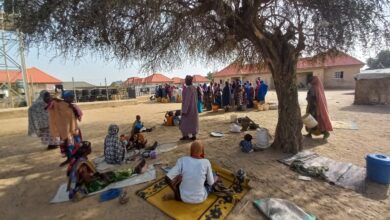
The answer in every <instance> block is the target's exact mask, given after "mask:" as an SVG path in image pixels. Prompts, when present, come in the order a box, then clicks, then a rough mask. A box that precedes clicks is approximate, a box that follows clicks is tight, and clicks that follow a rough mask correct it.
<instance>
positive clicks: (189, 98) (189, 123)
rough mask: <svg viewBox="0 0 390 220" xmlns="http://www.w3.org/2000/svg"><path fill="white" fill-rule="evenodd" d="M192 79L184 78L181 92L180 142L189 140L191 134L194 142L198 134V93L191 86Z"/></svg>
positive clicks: (189, 77) (190, 77)
mask: <svg viewBox="0 0 390 220" xmlns="http://www.w3.org/2000/svg"><path fill="white" fill-rule="evenodd" d="M192 79H193V78H192V76H186V78H185V83H186V88H185V89H184V90H183V102H182V105H181V123H180V130H181V133H182V135H183V137H182V138H181V139H180V140H188V139H190V138H189V134H192V138H191V139H192V140H196V135H197V134H198V132H199V117H198V109H197V99H198V93H197V89H196V87H195V86H193V85H192Z"/></svg>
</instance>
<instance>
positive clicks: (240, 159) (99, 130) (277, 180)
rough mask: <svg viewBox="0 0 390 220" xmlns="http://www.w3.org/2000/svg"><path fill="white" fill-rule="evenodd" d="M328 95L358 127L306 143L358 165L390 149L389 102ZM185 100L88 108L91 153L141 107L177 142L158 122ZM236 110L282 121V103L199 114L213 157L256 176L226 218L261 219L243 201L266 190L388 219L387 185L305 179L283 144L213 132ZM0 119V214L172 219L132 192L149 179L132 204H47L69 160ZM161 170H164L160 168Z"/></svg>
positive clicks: (336, 110) (335, 115)
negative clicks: (261, 145)
mask: <svg viewBox="0 0 390 220" xmlns="http://www.w3.org/2000/svg"><path fill="white" fill-rule="evenodd" d="M326 95H327V98H328V105H329V111H330V114H331V118H332V120H337V121H355V122H356V123H357V124H358V127H359V130H341V129H335V130H334V132H332V133H331V136H330V138H329V140H328V142H325V141H323V140H321V139H314V140H308V139H305V142H304V147H305V149H310V150H312V151H315V152H318V153H319V154H321V155H322V156H326V157H329V158H332V159H334V160H338V161H344V162H350V163H353V164H356V165H359V166H365V159H364V158H365V155H366V154H368V153H374V152H379V153H385V154H388V155H390V129H389V128H390V126H389V124H390V115H389V114H390V106H354V105H352V103H353V97H354V96H353V93H352V91H328V92H326ZM299 97H300V103H301V104H302V109H304V105H305V104H306V102H305V92H300V96H299ZM267 98H268V101H275V100H276V97H275V93H274V92H271V93H270V94H269V96H268V97H267ZM179 108H180V105H179V104H154V103H148V102H145V103H141V104H138V105H128V106H120V107H107V108H99V109H89V110H85V111H84V115H85V117H84V118H83V121H82V123H81V129H82V131H83V136H84V139H85V140H89V141H91V142H92V144H93V154H92V155H91V156H90V158H95V157H97V156H99V155H102V154H103V140H104V137H105V134H106V130H107V128H108V125H109V124H111V123H116V124H118V125H119V126H120V128H121V132H128V131H129V127H130V123H131V122H132V121H133V120H134V118H135V115H136V114H141V115H142V119H143V121H144V123H145V124H146V125H147V126H149V127H150V126H156V130H155V131H153V132H152V133H148V134H147V135H146V136H147V138H148V140H149V142H153V141H154V140H158V141H159V142H160V143H171V142H177V140H178V139H179V138H180V132H179V129H178V128H177V127H162V126H160V124H161V123H162V121H163V116H164V114H165V112H166V111H167V110H175V109H179ZM231 114H238V115H239V116H241V115H242V116H245V115H247V116H249V117H251V118H252V119H253V120H254V121H256V122H257V123H259V124H260V125H261V126H262V127H266V128H268V129H269V130H270V131H271V134H273V132H274V129H275V126H276V122H277V111H265V112H257V111H248V112H245V113H223V112H220V113H202V114H201V115H200V121H201V123H200V129H201V132H200V135H199V139H201V140H202V141H203V142H204V143H205V145H206V156H207V158H209V159H211V160H213V161H215V162H217V163H220V164H222V165H223V166H225V167H227V168H230V169H232V170H237V169H239V168H243V169H244V170H246V172H247V174H248V176H249V178H250V179H251V182H250V185H251V186H252V187H253V189H252V190H251V191H250V192H249V194H248V195H247V196H246V197H245V198H244V200H243V201H241V202H240V203H239V204H238V205H237V206H236V208H235V209H234V210H233V212H232V213H231V214H230V215H229V216H228V219H263V218H264V217H262V216H261V215H260V214H259V213H258V212H257V210H255V208H254V207H253V206H252V205H247V206H245V207H244V204H246V203H247V201H252V200H254V199H258V198H265V197H274V198H283V199H288V200H290V201H292V202H295V203H296V204H297V205H299V206H301V207H302V208H303V209H305V210H306V211H307V212H310V213H313V214H315V215H316V216H318V218H319V219H390V199H389V197H388V196H389V192H388V191H389V190H388V187H386V186H380V185H378V186H375V187H373V188H372V189H373V190H372V189H371V188H370V190H368V192H366V193H364V194H359V193H357V192H354V191H351V190H347V189H343V188H340V187H337V186H332V185H329V184H328V183H325V182H322V181H317V180H313V181H310V182H306V181H301V180H298V175H297V174H296V173H294V172H292V171H290V170H289V169H288V167H286V166H284V165H282V164H280V163H278V162H277V161H276V160H277V159H280V158H283V157H286V156H287V155H285V154H282V153H281V152H278V151H275V150H272V149H270V150H266V151H263V152H256V153H253V154H244V153H241V152H240V150H239V148H238V142H239V140H240V139H241V138H242V137H243V135H244V134H229V133H228V134H227V135H226V136H225V137H224V138H221V139H218V138H212V137H210V136H209V132H211V131H222V132H226V133H227V132H228V130H229V120H230V115H231ZM0 124H1V127H0V206H1V210H0V219H169V218H168V217H167V216H166V215H165V214H163V213H162V212H160V211H159V210H158V209H156V208H155V207H153V206H152V205H150V204H148V203H147V202H145V201H144V200H142V199H141V198H139V197H137V196H136V195H135V194H134V193H135V191H136V190H138V189H141V188H142V187H145V186H146V184H141V185H137V186H132V187H128V188H126V190H127V191H128V192H129V194H130V201H129V203H127V204H126V205H120V204H119V203H118V201H117V200H113V201H109V202H104V203H100V202H99V201H98V196H91V197H88V198H86V199H84V200H82V201H80V202H77V203H72V202H68V203H62V204H49V201H50V199H51V198H52V196H53V195H54V194H55V192H56V190H57V188H58V186H59V185H60V184H61V183H63V182H65V181H66V176H65V169H66V168H60V167H58V165H59V163H60V162H61V161H62V160H63V158H61V156H60V153H59V149H58V150H52V151H47V150H46V149H45V147H44V146H41V144H40V141H39V139H37V138H33V137H27V136H26V133H27V131H26V130H27V118H9V119H1V120H0ZM249 133H252V134H254V132H249ZM188 149H189V145H188V144H185V143H180V142H179V147H178V148H177V149H175V150H173V151H171V152H167V153H163V154H159V155H158V159H157V161H159V162H162V163H169V164H171V165H173V164H174V163H175V161H176V159H177V158H178V157H180V156H182V155H185V154H187V152H188ZM154 162H155V161H154ZM158 175H160V176H161V175H162V172H161V171H160V170H159V171H158Z"/></svg>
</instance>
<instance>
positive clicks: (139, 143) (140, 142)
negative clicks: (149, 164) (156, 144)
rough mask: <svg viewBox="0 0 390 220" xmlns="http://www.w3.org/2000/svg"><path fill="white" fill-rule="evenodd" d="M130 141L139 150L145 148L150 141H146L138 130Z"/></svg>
mask: <svg viewBox="0 0 390 220" xmlns="http://www.w3.org/2000/svg"><path fill="white" fill-rule="evenodd" d="M130 141H131V142H132V143H133V146H134V147H135V148H136V149H138V150H139V149H143V148H145V146H146V144H147V143H148V140H146V139H145V137H144V135H143V134H141V133H140V131H138V130H135V134H134V135H133V137H132V138H130Z"/></svg>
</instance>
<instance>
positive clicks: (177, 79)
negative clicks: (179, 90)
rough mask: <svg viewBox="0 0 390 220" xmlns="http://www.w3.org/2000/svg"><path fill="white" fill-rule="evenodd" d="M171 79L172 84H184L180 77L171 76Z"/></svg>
mask: <svg viewBox="0 0 390 220" xmlns="http://www.w3.org/2000/svg"><path fill="white" fill-rule="evenodd" d="M172 81H173V83H172V84H173V85H175V86H182V85H183V84H184V79H182V78H180V77H173V78H172Z"/></svg>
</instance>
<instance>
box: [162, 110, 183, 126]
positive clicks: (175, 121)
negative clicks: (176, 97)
mask: <svg viewBox="0 0 390 220" xmlns="http://www.w3.org/2000/svg"><path fill="white" fill-rule="evenodd" d="M180 120H181V111H180V110H176V111H175V113H173V111H168V112H167V113H166V114H165V120H164V125H165V126H178V125H179V124H180Z"/></svg>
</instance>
